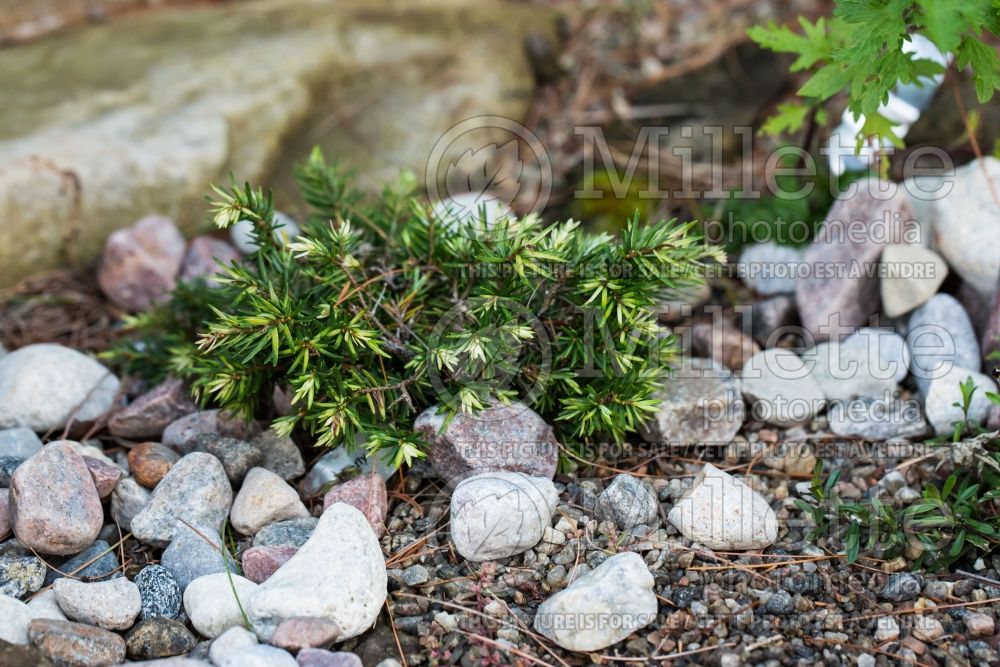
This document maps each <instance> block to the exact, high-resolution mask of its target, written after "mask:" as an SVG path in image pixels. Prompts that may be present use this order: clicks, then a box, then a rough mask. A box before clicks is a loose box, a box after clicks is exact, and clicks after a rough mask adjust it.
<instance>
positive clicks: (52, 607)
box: [28, 588, 69, 621]
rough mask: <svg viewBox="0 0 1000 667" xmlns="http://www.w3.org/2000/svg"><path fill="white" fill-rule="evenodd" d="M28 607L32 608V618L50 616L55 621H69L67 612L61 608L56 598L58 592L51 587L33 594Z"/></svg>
mask: <svg viewBox="0 0 1000 667" xmlns="http://www.w3.org/2000/svg"><path fill="white" fill-rule="evenodd" d="M28 609H30V610H31V617H32V618H50V619H52V620H54V621H68V620H69V619H68V618H66V614H64V613H63V611H62V609H60V608H59V601H58V600H56V592H55V591H54V590H52V589H51V588H47V589H45V590H44V591H41V592H39V593H36V594H35V595H33V596H31V600H30V601H29V602H28Z"/></svg>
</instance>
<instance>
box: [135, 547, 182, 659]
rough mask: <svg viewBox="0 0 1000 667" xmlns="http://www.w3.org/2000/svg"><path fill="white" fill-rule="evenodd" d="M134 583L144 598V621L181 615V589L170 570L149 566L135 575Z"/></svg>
mask: <svg viewBox="0 0 1000 667" xmlns="http://www.w3.org/2000/svg"><path fill="white" fill-rule="evenodd" d="M133 582H134V583H135V585H136V586H138V587H139V595H140V596H142V610H141V611H140V618H142V620H144V621H145V620H148V619H151V618H160V617H163V618H177V615H178V614H180V611H181V589H180V586H178V585H177V580H176V579H174V575H173V574H172V573H171V572H170V570H168V569H167V568H165V567H163V566H162V565H147V566H146V567H144V568H142V570H140V571H139V574H137V575H135V579H133ZM171 655H174V654H171Z"/></svg>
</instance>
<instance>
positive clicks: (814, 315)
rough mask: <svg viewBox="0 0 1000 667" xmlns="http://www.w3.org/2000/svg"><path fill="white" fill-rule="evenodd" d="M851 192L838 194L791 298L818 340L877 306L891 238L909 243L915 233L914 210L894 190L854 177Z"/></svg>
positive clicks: (861, 321) (837, 334)
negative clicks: (883, 262)
mask: <svg viewBox="0 0 1000 667" xmlns="http://www.w3.org/2000/svg"><path fill="white" fill-rule="evenodd" d="M856 185H857V192H856V193H855V194H854V196H849V197H845V198H843V199H838V200H837V201H836V202H835V203H834V205H833V207H832V208H831V209H830V212H829V213H828V214H827V217H826V220H825V221H824V223H823V226H822V227H821V228H820V229H819V231H818V232H817V234H816V237H815V238H814V239H813V242H812V244H811V245H810V246H809V247H808V248H807V249H806V252H805V255H804V257H803V261H804V264H805V265H806V267H805V268H806V269H807V275H806V276H805V277H803V278H801V279H800V280H799V281H798V284H797V285H796V288H795V302H796V304H797V305H798V308H799V316H800V317H801V319H802V324H803V326H804V327H805V328H806V330H808V331H809V332H810V333H812V335H813V336H814V337H815V338H816V340H818V341H824V340H830V339H834V340H839V339H840V338H842V337H843V335H844V334H845V333H847V332H849V331H851V330H853V329H854V328H855V327H859V326H864V325H865V324H866V323H867V320H868V318H869V317H870V316H871V315H874V314H875V313H876V312H877V311H878V306H879V285H878V263H879V257H880V255H881V254H882V250H883V248H884V247H885V246H886V245H889V244H891V243H904V242H906V243H912V242H913V241H914V240H915V239H914V237H915V236H918V235H919V226H918V225H917V224H916V223H915V222H914V221H913V210H912V208H911V205H910V202H909V200H908V198H907V197H906V194H905V193H904V192H903V190H902V189H899V190H898V191H897V192H896V193H895V195H894V196H893V197H891V198H885V197H884V195H881V194H878V195H876V193H880V192H881V191H882V190H883V189H884V187H885V186H884V184H883V185H880V184H878V183H877V182H876V181H874V180H873V181H859V182H858V183H857V184H856Z"/></svg>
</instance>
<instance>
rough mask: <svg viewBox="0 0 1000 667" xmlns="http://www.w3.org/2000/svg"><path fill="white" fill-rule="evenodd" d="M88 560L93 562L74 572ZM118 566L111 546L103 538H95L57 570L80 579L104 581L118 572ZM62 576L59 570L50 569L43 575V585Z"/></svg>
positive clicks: (116, 556)
mask: <svg viewBox="0 0 1000 667" xmlns="http://www.w3.org/2000/svg"><path fill="white" fill-rule="evenodd" d="M102 554H103V555H102ZM94 559H96V560H94ZM90 561H94V562H93V563H90V565H87V566H86V567H85V568H83V569H82V570H80V571H79V572H76V570H77V568H79V567H80V566H81V565H83V564H84V563H89V562H90ZM118 566H119V564H118V555H117V554H116V553H115V551H114V549H112V548H111V545H110V544H108V543H107V542H105V541H104V540H97V541H96V542H94V543H93V544H91V545H90V546H89V547H87V548H86V549H84V550H83V551H81V552H80V553H79V554H77V555H76V556H73V557H72V558H70V559H69V560H67V561H66V562H64V563H63V564H62V565H60V566H59V570H60V571H61V572H65V573H66V574H67V575H69V574H72V575H73V577H74V578H76V579H80V580H81V581H104V580H105V579H111V578H112V577H114V576H115V575H116V574H117V573H118ZM63 576H64V575H62V574H60V573H59V572H56V571H55V570H51V569H50V570H49V573H48V574H47V575H45V585H46V586H49V585H51V584H52V582H54V581H55V580H56V579H62V578H63Z"/></svg>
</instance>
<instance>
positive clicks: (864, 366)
mask: <svg viewBox="0 0 1000 667" xmlns="http://www.w3.org/2000/svg"><path fill="white" fill-rule="evenodd" d="M802 360H803V361H804V362H805V363H806V365H807V366H809V367H810V368H811V371H810V376H811V377H812V378H813V379H814V380H816V383H817V384H819V386H820V389H822V390H823V394H824V395H825V396H826V398H827V399H828V400H829V401H831V402H836V401H850V400H851V399H854V398H858V397H865V398H884V397H885V396H886V395H891V394H892V393H894V392H895V391H896V389H897V383H899V382H900V381H902V380H903V379H904V378H905V377H906V374H907V371H908V368H909V365H910V352H909V350H908V348H907V346H906V341H905V340H904V339H903V337H902V336H900V335H899V334H896V333H894V332H892V331H887V330H883V329H869V328H864V329H859V330H858V331H857V333H854V334H852V335H851V336H849V337H847V338H845V339H844V340H843V341H841V342H830V343H820V344H819V345H817V346H816V347H814V348H812V349H810V350H807V351H806V352H805V353H803V354H802Z"/></svg>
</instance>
